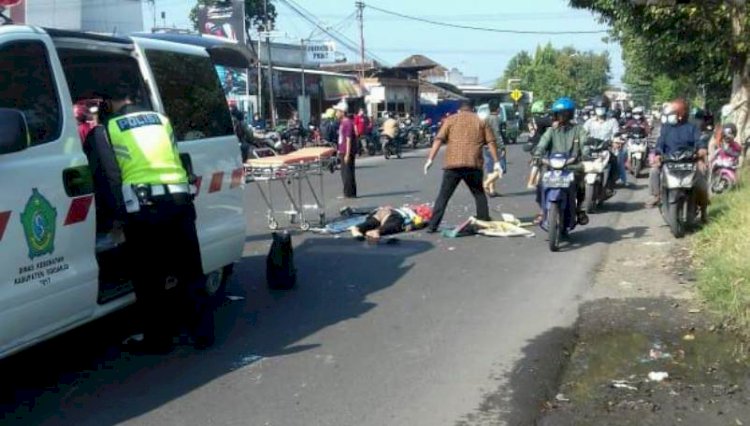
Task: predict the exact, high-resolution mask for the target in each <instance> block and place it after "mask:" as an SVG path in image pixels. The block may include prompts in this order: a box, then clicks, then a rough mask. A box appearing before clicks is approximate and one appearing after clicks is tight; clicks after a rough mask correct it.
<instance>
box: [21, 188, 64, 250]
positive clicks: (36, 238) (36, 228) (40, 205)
mask: <svg viewBox="0 0 750 426" xmlns="http://www.w3.org/2000/svg"><path fill="white" fill-rule="evenodd" d="M56 220H57V210H56V209H55V208H54V207H53V206H52V204H50V202H49V201H47V199H46V198H44V196H43V195H42V194H41V193H39V191H38V190H37V189H36V188H34V189H33V190H32V191H31V197H29V201H27V202H26V207H25V208H24V210H23V212H21V225H22V226H23V233H24V234H25V235H26V243H27V244H28V246H29V258H30V259H33V258H35V257H39V256H43V255H45V254H52V252H54V251H55V221H56Z"/></svg>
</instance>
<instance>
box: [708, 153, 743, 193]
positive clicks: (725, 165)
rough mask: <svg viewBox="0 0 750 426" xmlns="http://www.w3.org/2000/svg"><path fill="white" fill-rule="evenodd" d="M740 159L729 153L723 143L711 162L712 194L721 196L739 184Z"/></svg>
mask: <svg viewBox="0 0 750 426" xmlns="http://www.w3.org/2000/svg"><path fill="white" fill-rule="evenodd" d="M737 166H738V158H737V157H736V156H735V155H732V154H731V153H729V152H727V151H726V149H725V147H724V146H723V143H722V145H721V146H719V147H718V148H717V150H716V153H714V156H713V160H712V161H711V180H710V181H709V182H711V192H713V193H714V194H721V193H722V192H725V191H728V190H730V189H732V188H734V186H735V185H736V184H737Z"/></svg>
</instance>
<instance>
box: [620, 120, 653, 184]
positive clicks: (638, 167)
mask: <svg viewBox="0 0 750 426" xmlns="http://www.w3.org/2000/svg"><path fill="white" fill-rule="evenodd" d="M647 136H648V135H647V134H646V129H644V128H643V127H631V128H629V129H627V131H626V133H625V140H626V145H625V146H626V147H627V150H628V152H627V153H628V163H629V164H630V173H631V174H632V175H633V177H636V178H637V177H638V176H639V175H640V173H641V171H642V170H643V169H644V168H645V163H646V161H647V159H648V141H647V139H646V137H647Z"/></svg>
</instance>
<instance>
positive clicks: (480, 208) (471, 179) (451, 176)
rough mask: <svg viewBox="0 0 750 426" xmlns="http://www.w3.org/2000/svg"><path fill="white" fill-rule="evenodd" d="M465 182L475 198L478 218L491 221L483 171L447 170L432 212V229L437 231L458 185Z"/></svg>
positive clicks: (444, 172)
mask: <svg viewBox="0 0 750 426" xmlns="http://www.w3.org/2000/svg"><path fill="white" fill-rule="evenodd" d="M461 181H464V182H465V183H466V186H468V187H469V191H471V195H473V196H474V202H475V203H476V207H477V215H476V218H477V219H479V220H490V208H489V206H488V205H487V196H486V195H485V194H484V188H483V187H482V169H471V168H460V169H446V170H444V171H443V183H442V184H441V185H440V193H439V194H438V198H437V201H435V209H434V211H433V212H432V220H430V229H432V230H436V229H437V228H438V226H440V222H441V221H442V220H443V215H445V208H446V207H447V206H448V201H450V199H451V197H452V196H453V193H454V192H455V191H456V188H457V187H458V184H459V183H461Z"/></svg>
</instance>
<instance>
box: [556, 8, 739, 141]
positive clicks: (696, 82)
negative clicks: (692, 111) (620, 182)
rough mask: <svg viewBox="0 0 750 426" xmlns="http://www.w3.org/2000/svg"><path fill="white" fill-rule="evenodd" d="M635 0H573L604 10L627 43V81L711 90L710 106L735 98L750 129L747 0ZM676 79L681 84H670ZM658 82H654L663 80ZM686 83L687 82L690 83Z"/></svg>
mask: <svg viewBox="0 0 750 426" xmlns="http://www.w3.org/2000/svg"><path fill="white" fill-rule="evenodd" d="M642 3H643V4H640V3H639V4H636V3H635V2H632V1H630V0H570V4H571V6H573V7H576V8H582V9H588V10H591V11H593V12H595V13H597V14H599V15H600V16H601V18H602V20H603V21H604V22H606V23H608V24H609V25H610V26H611V36H612V37H613V38H614V39H615V40H617V41H619V42H620V43H621V45H622V47H623V59H624V61H625V65H626V67H627V69H628V72H627V73H626V83H628V84H629V85H630V86H631V87H632V86H633V85H641V86H650V87H651V89H652V91H653V93H654V95H656V94H657V93H656V90H658V92H659V93H658V94H659V96H662V95H665V94H667V93H669V92H670V90H673V89H679V90H682V91H685V92H688V93H683V95H684V96H685V97H687V98H690V97H692V96H691V93H690V92H692V94H695V93H701V92H703V90H705V92H706V95H707V98H708V101H709V107H711V106H712V107H713V109H716V108H717V107H718V105H720V104H721V103H723V102H724V101H726V100H727V99H729V100H730V101H731V105H732V108H733V110H734V114H733V120H734V121H735V123H737V125H738V127H739V128H740V135H741V137H743V138H744V137H746V136H747V134H748V131H749V130H750V129H748V124H750V123H749V120H748V107H749V106H750V61H748V59H749V56H748V53H749V52H750V41H749V40H748V35H750V16H748V6H747V2H746V1H745V0H703V1H692V2H690V3H689V4H685V5H675V6H665V5H660V6H659V5H649V4H648V3H645V2H642ZM664 79H672V80H674V81H675V82H676V84H675V85H672V86H670V85H666V84H665V83H664ZM657 82H658V84H657V85H654V83H657ZM686 83H687V86H688V87H686Z"/></svg>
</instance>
